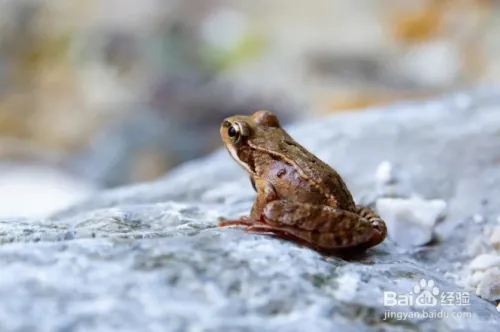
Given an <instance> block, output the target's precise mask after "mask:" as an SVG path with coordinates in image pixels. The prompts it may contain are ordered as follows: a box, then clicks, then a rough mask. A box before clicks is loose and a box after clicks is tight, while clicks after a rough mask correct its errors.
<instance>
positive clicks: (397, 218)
mask: <svg viewBox="0 0 500 332" xmlns="http://www.w3.org/2000/svg"><path fill="white" fill-rule="evenodd" d="M446 208H447V204H446V202H445V201H443V200H439V199H436V200H423V199H420V198H410V199H402V198H381V199H378V200H377V203H376V210H377V212H378V213H379V214H380V217H382V219H384V220H385V222H386V223H387V228H388V230H389V236H390V237H391V238H392V239H394V241H396V242H398V243H399V244H401V245H404V246H407V247H414V246H421V245H424V244H427V243H429V242H430V241H431V239H432V235H433V231H434V226H435V225H436V222H437V221H438V220H439V218H441V217H443V216H444V214H445V212H446Z"/></svg>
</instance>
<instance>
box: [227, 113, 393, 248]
mask: <svg viewBox="0 0 500 332" xmlns="http://www.w3.org/2000/svg"><path fill="white" fill-rule="evenodd" d="M220 135H221V138H222V141H223V143H224V146H225V148H226V149H227V150H228V152H229V154H230V156H231V157H232V158H233V159H234V160H235V161H236V162H237V163H238V164H239V165H240V166H241V167H242V168H243V169H244V170H245V171H246V172H247V173H248V176H249V178H250V182H251V184H252V187H253V189H254V191H255V192H256V198H255V202H254V203H253V206H252V208H251V210H250V214H249V216H242V217H240V218H239V219H232V220H231V219H222V220H221V221H220V222H219V227H228V226H245V231H246V232H249V233H266V234H271V235H274V236H275V237H278V238H282V239H286V240H290V241H293V242H296V243H297V244H300V245H303V246H307V247H309V248H312V249H314V250H317V251H319V252H323V253H328V252H332V251H333V252H335V251H338V250H346V249H347V250H362V251H365V250H367V249H369V248H372V247H375V246H377V245H378V244H380V243H382V242H383V241H384V239H385V238H386V236H387V227H386V224H385V222H384V221H383V220H382V219H381V218H380V217H379V216H378V215H377V214H376V213H375V212H374V211H373V210H371V209H370V208H369V207H367V206H363V205H359V204H356V203H355V202H354V199H353V196H352V194H351V192H350V191H349V189H348V187H347V185H346V183H345V182H344V180H343V179H342V178H341V176H340V175H339V173H338V172H337V171H336V170H334V169H333V168H332V167H331V166H329V165H328V164H327V163H325V162H324V161H322V160H321V159H319V158H318V157H317V156H315V155H314V154H312V153H311V152H309V151H308V150H307V149H306V148H304V147H303V146H302V145H300V144H299V143H297V142H296V141H295V140H294V139H293V138H292V137H291V136H290V135H289V134H288V132H287V131H286V130H285V129H283V128H282V126H281V125H280V122H279V120H278V118H277V116H276V115H275V114H274V113H273V112H271V111H268V110H259V111H256V112H254V113H253V114H250V115H234V116H231V117H228V118H226V119H224V120H223V122H222V124H221V126H220Z"/></svg>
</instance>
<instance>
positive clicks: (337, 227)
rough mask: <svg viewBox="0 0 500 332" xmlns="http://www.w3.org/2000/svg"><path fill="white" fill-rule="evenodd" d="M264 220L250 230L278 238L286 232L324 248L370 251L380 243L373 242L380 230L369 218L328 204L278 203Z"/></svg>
mask: <svg viewBox="0 0 500 332" xmlns="http://www.w3.org/2000/svg"><path fill="white" fill-rule="evenodd" d="M263 217H264V221H265V224H254V225H252V226H250V227H249V229H248V231H251V232H271V233H274V234H275V235H276V236H278V237H283V236H282V234H283V233H287V234H289V235H292V236H293V237H295V238H297V239H299V240H301V242H305V243H307V244H309V245H310V246H311V247H314V248H322V249H343V248H352V247H365V248H368V247H370V246H373V245H376V244H378V243H379V242H378V243H375V244H373V243H374V242H372V238H373V237H374V236H375V235H374V233H375V232H377V231H376V230H375V229H374V228H373V226H372V224H371V223H370V221H369V220H368V219H365V218H363V217H362V216H360V215H359V214H357V213H354V212H349V211H344V210H339V209H335V208H333V207H330V206H326V205H312V204H303V203H294V202H290V201H280V200H275V201H272V202H270V203H268V204H267V205H266V207H265V208H264V210H263ZM375 242H376V241H375Z"/></svg>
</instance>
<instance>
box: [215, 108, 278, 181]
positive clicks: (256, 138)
mask: <svg viewBox="0 0 500 332" xmlns="http://www.w3.org/2000/svg"><path fill="white" fill-rule="evenodd" d="M272 129H274V130H276V129H279V130H281V127H280V124H279V121H278V118H277V117H276V115H274V114H273V113H272V112H270V111H257V112H255V113H254V114H252V115H235V116H231V117H229V118H226V119H225V120H224V121H223V122H222V125H221V127H220V134H221V137H222V141H223V142H224V145H225V146H226V149H227V150H228V151H229V153H230V154H231V156H232V157H233V159H234V160H235V161H236V162H237V163H238V164H240V165H241V166H242V167H243V168H245V169H246V170H247V171H248V172H249V173H250V174H255V164H254V160H253V156H252V154H251V150H252V148H254V147H256V146H259V147H262V146H264V145H265V142H266V141H267V140H268V139H269V138H268V136H269V133H270V131H271V130H272Z"/></svg>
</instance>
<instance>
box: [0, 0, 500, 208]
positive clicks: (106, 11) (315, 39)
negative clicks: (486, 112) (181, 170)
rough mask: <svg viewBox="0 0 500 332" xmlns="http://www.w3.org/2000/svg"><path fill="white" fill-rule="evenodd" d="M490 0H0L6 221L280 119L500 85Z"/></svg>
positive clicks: (153, 173) (1, 187)
mask: <svg viewBox="0 0 500 332" xmlns="http://www.w3.org/2000/svg"><path fill="white" fill-rule="evenodd" d="M499 11H500V2H499V1H494V0H490V1H488V0H449V1H446V0H358V1H349V0H307V1H305V0H295V1H289V0H254V1H245V0H231V1H222V0H142V1H137V0H72V1H67V0H0V217H11V216H25V217H40V218H43V217H44V216H46V215H47V214H48V213H51V212H53V211H55V210H58V209H60V208H63V207H65V206H67V205H68V204H71V203H73V202H75V201H77V200H79V199H83V198H85V197H87V196H88V195H92V193H94V192H95V191H96V190H101V189H105V188H113V187H117V186H122V185H126V184H130V183H136V182H142V181H149V180H154V179H155V178H157V177H159V176H161V175H163V174H164V173H165V172H167V171H168V170H169V169H171V168H172V167H175V166H176V165H178V164H180V163H182V162H184V161H188V160H190V159H193V158H196V157H199V156H202V155H205V154H208V153H210V152H211V151H213V150H214V149H216V148H218V147H220V146H221V142H220V138H219V132H218V130H219V124H220V122H221V120H222V119H223V118H224V117H226V116H229V115H233V114H236V113H249V112H252V111H254V110H256V109H261V108H266V109H271V110H273V111H275V112H276V113H277V114H278V115H279V117H280V119H281V121H282V122H283V123H289V122H292V121H299V120H300V119H303V118H308V117H316V116H321V115H324V114H329V113H333V112H338V111H353V112H362V109H363V108H366V107H369V106H374V105H383V104H388V103H394V102H397V101H399V100H408V99H419V98H428V97H432V96H435V95H438V94H442V93H444V92H449V91H454V90H457V89H463V88H465V87H467V86H472V85H477V84H484V83H495V82H498V81H500V57H499V56H498V55H499V54H500V52H499V51H500V38H499V37H498V36H499V35H500V15H499V14H500V13H499Z"/></svg>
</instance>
